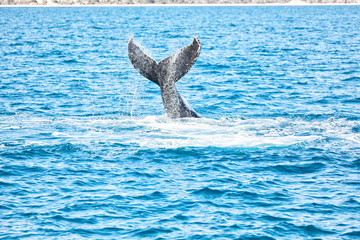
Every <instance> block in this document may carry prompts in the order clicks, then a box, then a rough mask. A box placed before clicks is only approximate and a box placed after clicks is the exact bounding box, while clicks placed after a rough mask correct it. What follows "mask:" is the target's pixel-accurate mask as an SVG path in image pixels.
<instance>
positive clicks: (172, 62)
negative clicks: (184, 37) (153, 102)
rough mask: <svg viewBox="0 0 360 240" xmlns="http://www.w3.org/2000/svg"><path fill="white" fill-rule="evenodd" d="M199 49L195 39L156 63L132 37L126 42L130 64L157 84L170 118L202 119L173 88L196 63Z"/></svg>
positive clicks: (199, 46) (197, 41) (198, 43)
mask: <svg viewBox="0 0 360 240" xmlns="http://www.w3.org/2000/svg"><path fill="white" fill-rule="evenodd" d="M200 50H201V44H200V41H199V39H198V38H197V37H196V36H195V37H194V40H193V42H192V43H191V44H190V45H188V46H186V47H183V48H181V49H180V50H178V51H177V52H176V53H174V54H173V55H171V56H170V57H167V58H165V59H163V60H162V61H160V62H159V63H158V62H156V61H155V60H154V59H152V58H151V57H149V56H148V55H146V54H145V53H144V52H143V51H142V50H141V49H140V48H139V47H138V46H137V45H136V44H135V43H134V38H133V37H131V39H130V40H129V43H128V55H129V59H130V61H131V63H132V64H133V66H134V67H135V69H136V70H137V71H138V72H139V73H140V74H141V75H143V76H144V77H146V78H147V79H149V80H151V81H153V82H154V83H156V84H157V85H159V87H160V90H161V97H162V100H163V104H164V107H165V112H166V115H167V116H168V117H170V118H183V117H195V118H200V117H202V116H201V115H200V114H198V113H196V112H195V111H194V109H192V108H191V107H190V106H189V104H188V103H187V102H186V100H185V99H184V98H183V97H181V95H180V94H179V92H178V91H177V89H176V86H175V83H176V82H177V81H179V80H180V79H181V78H182V77H183V76H184V75H185V74H186V73H187V72H188V71H189V70H190V68H191V67H192V66H193V65H194V64H195V62H196V60H197V58H198V57H199V55H200Z"/></svg>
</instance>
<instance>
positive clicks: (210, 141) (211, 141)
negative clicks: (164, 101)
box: [4, 116, 360, 148]
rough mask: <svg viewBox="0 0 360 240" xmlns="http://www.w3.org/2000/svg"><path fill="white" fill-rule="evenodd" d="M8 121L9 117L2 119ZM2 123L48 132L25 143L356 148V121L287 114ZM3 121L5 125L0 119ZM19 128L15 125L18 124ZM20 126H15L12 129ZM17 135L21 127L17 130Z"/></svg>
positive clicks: (165, 146)
mask: <svg viewBox="0 0 360 240" xmlns="http://www.w3.org/2000/svg"><path fill="white" fill-rule="evenodd" d="M8 122H9V121H8ZM8 122H7V124H6V125H7V128H8V129H11V128H13V129H14V130H13V131H17V130H16V129H17V126H21V128H22V129H23V128H24V129H26V130H27V131H28V132H29V134H37V133H40V132H46V133H49V131H52V132H50V134H51V136H52V137H53V139H46V140H44V139H41V137H40V139H36V140H34V141H31V142H27V143H26V144H35V145H36V144H37V145H43V144H53V142H52V141H61V142H64V141H66V142H72V143H75V144H86V145H89V146H92V145H93V146H92V147H96V145H97V144H98V143H101V144H113V143H120V144H127V145H131V146H140V147H142V148H181V147H220V148H223V147H239V148H254V147H255V148H264V147H265V148H267V147H288V146H293V145H304V144H309V143H313V142H314V143H316V142H326V139H331V138H332V139H338V140H339V141H346V143H349V144H351V145H354V147H359V144H360V135H359V133H355V132H353V131H352V129H353V127H356V126H358V125H360V122H359V121H349V120H346V119H334V118H330V119H327V120H304V119H287V118H273V119H270V118H254V119H240V118H239V119H226V118H222V119H206V118H202V119H175V120H172V119H169V118H167V117H165V116H148V117H145V118H132V117H123V118H118V119H101V118H91V117H89V118H62V119H38V118H34V119H32V118H31V117H28V116H27V117H26V118H24V119H21V118H17V119H16V121H13V123H12V124H9V123H8ZM4 125H5V124H4ZM19 129H20V128H19ZM18 131H20V130H18ZM21 133H23V134H27V132H24V131H21Z"/></svg>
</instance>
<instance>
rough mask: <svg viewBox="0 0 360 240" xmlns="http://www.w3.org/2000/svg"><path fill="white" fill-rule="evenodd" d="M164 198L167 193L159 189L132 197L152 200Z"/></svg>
mask: <svg viewBox="0 0 360 240" xmlns="http://www.w3.org/2000/svg"><path fill="white" fill-rule="evenodd" d="M165 198H167V195H166V194H164V193H162V192H159V191H155V192H152V193H150V194H145V195H141V196H136V197H134V199H140V200H153V201H158V200H160V199H165Z"/></svg>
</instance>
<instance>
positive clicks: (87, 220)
mask: <svg viewBox="0 0 360 240" xmlns="http://www.w3.org/2000/svg"><path fill="white" fill-rule="evenodd" d="M51 219H54V220H56V221H65V222H70V223H79V224H96V223H97V220H96V219H95V218H93V217H90V218H79V217H78V218H72V217H64V216H62V215H56V216H53V217H51Z"/></svg>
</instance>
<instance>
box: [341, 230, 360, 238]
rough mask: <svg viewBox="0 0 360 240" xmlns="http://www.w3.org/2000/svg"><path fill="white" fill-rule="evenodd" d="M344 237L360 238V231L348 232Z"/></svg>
mask: <svg viewBox="0 0 360 240" xmlns="http://www.w3.org/2000/svg"><path fill="white" fill-rule="evenodd" d="M342 236H349V237H360V231H352V232H347V233H345V234H343V235H342Z"/></svg>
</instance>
